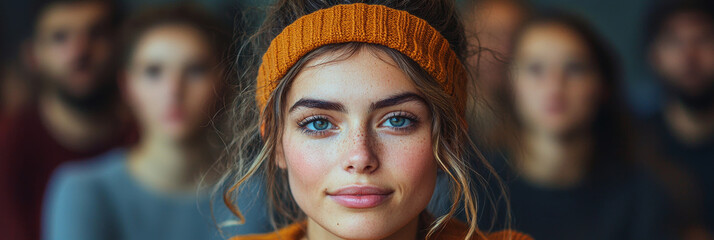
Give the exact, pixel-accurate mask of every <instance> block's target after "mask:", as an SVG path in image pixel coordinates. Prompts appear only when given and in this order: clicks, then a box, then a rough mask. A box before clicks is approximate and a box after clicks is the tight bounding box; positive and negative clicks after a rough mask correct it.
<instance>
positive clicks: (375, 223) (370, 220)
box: [318, 213, 408, 239]
mask: <svg viewBox="0 0 714 240" xmlns="http://www.w3.org/2000/svg"><path fill="white" fill-rule="evenodd" d="M346 214H349V215H351V216H344V217H340V218H338V219H341V221H333V220H327V222H326V223H327V225H322V224H321V225H322V226H323V227H324V228H325V229H326V230H328V231H329V232H331V233H332V234H334V235H336V236H338V237H340V238H343V239H383V238H386V237H389V236H390V235H392V234H394V233H396V232H397V231H399V229H400V228H401V227H402V226H400V225H396V224H398V223H399V219H389V220H388V219H386V218H385V217H383V216H378V215H377V214H375V215H374V216H364V215H362V214H355V213H346ZM318 224H320V223H318ZM404 224H405V225H406V224H408V222H407V223H404Z"/></svg>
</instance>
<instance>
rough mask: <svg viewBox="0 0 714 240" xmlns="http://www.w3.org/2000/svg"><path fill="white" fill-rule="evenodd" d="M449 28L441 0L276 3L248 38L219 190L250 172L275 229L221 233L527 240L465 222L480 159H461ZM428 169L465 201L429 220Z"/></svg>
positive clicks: (450, 9) (459, 72) (457, 65)
mask: <svg viewBox="0 0 714 240" xmlns="http://www.w3.org/2000/svg"><path fill="white" fill-rule="evenodd" d="M337 2H340V3H337ZM355 2H359V3H355ZM463 35H464V34H463V29H462V26H461V23H460V21H459V19H458V18H457V15H456V14H455V10H454V6H453V2H452V1H447V0H439V1H435V0H393V1H319V0H305V1H294V0H281V1H278V2H277V3H276V5H275V6H273V7H272V10H271V12H270V13H269V15H268V17H267V19H266V21H265V23H264V24H263V26H262V27H261V28H260V31H259V32H258V33H257V35H256V36H255V37H254V38H253V40H255V42H254V43H256V44H257V46H258V47H259V48H258V49H257V52H259V53H264V54H262V60H261V61H260V65H259V66H251V67H254V68H252V69H253V70H254V71H253V73H252V74H250V73H249V74H247V75H245V77H246V79H247V80H246V81H245V82H252V83H254V84H255V85H254V86H251V88H248V89H249V91H245V92H244V93H245V95H241V96H239V98H238V101H237V103H238V104H240V105H239V107H238V108H237V111H236V115H235V116H233V118H234V119H233V120H234V121H235V122H236V130H238V131H237V132H236V136H234V143H233V144H234V146H235V148H234V151H233V152H232V153H233V156H234V157H235V159H234V160H235V161H234V164H235V168H234V170H233V171H232V172H231V176H232V177H233V178H232V179H234V180H235V181H236V183H235V185H234V188H233V189H231V191H228V192H226V193H225V197H226V203H227V204H228V205H229V206H232V204H233V203H234V202H235V201H232V200H234V199H232V198H233V197H235V196H239V197H240V196H243V194H240V193H238V194H237V195H236V193H235V191H240V189H241V188H242V187H243V183H244V182H245V181H247V180H249V179H253V178H259V179H261V178H262V179H263V181H264V182H265V183H266V186H267V190H268V191H267V192H268V194H269V195H268V196H269V197H268V200H270V201H271V202H273V203H274V204H273V207H274V210H275V211H276V212H277V213H279V214H281V215H282V216H281V217H280V218H279V219H278V220H276V221H274V223H275V224H274V225H275V226H276V227H278V228H282V229H280V230H277V231H276V232H274V233H270V234H265V235H252V236H243V237H235V238H234V239H236V240H239V239H427V238H428V239H529V237H527V236H526V235H523V234H520V233H516V232H513V231H503V232H497V233H492V234H487V233H485V232H481V231H479V229H478V228H477V226H476V223H475V218H476V217H477V209H476V201H477V199H476V197H475V195H474V194H473V193H474V191H473V189H474V188H475V187H476V186H475V185H474V184H472V183H471V181H470V179H469V173H470V171H469V169H470V167H473V168H489V166H488V164H485V163H480V164H478V165H474V166H469V164H467V161H466V159H469V158H468V157H467V152H469V151H468V150H469V149H468V146H471V145H472V144H469V142H470V141H469V139H468V137H467V133H466V127H465V121H464V109H463V108H464V102H465V99H464V94H463V90H464V88H463V84H464V82H465V80H466V79H465V78H466V74H465V72H466V71H465V70H464V67H463V65H462V62H463V59H464V58H463V55H462V53H463V49H464V44H465V42H464V41H465V39H464V36H463ZM260 47H262V48H260ZM256 70H257V72H256ZM249 93H255V95H253V94H249ZM256 102H257V104H256ZM247 146H257V148H252V147H247ZM258 174H259V175H258ZM439 174H443V175H446V176H448V179H449V182H450V184H451V185H450V186H451V187H452V190H453V191H452V193H453V195H452V196H451V197H452V200H454V202H460V201H459V200H463V202H464V203H465V204H464V206H458V205H453V206H452V208H451V211H450V212H449V213H447V214H446V215H443V216H432V215H430V214H429V213H428V212H427V211H426V210H425V209H426V207H427V204H428V203H429V201H430V199H431V198H432V194H433V192H434V188H435V185H436V181H437V175H439ZM237 203H238V204H240V200H238V201H237ZM457 208H465V209H466V211H467V213H468V216H469V218H468V221H467V223H466V224H464V223H461V222H458V221H456V220H452V215H453V213H454V211H455V209H457ZM234 210H235V211H236V213H237V215H239V216H241V214H243V215H245V217H244V218H243V219H244V220H245V223H250V222H251V221H252V218H251V216H249V215H247V214H244V213H242V212H241V209H240V208H236V209H234Z"/></svg>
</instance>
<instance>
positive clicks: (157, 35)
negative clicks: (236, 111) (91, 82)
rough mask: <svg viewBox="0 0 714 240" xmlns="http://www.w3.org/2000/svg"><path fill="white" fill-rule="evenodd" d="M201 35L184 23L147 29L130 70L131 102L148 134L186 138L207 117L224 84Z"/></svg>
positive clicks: (128, 86) (128, 72)
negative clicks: (220, 83) (218, 90)
mask: <svg viewBox="0 0 714 240" xmlns="http://www.w3.org/2000/svg"><path fill="white" fill-rule="evenodd" d="M211 47H212V46H210V44H209V43H208V42H207V41H206V40H205V38H204V37H203V36H202V33H201V32H200V31H198V30H196V29H194V28H192V27H189V26H184V25H178V24H176V25H165V26H159V27H155V28H153V29H150V30H148V31H147V32H145V33H144V34H143V35H142V36H141V37H140V39H139V40H138V42H137V45H136V47H135V49H134V54H133V57H132V58H131V59H130V63H129V66H128V69H127V72H126V76H127V79H126V80H127V81H126V83H127V87H126V89H127V93H128V94H127V95H128V101H129V104H130V105H131V107H132V108H133V110H134V113H135V114H136V116H137V118H138V120H139V122H140V124H141V125H142V128H143V129H144V132H148V133H149V134H159V135H162V136H165V137H168V138H171V139H173V140H179V141H180V140H186V139H187V138H189V137H191V136H192V135H193V134H196V133H197V132H198V131H197V130H198V129H200V128H201V126H203V125H204V124H206V123H207V121H208V120H209V117H210V114H211V112H212V109H213V107H212V106H213V104H214V103H215V101H216V100H217V94H216V92H215V90H216V87H217V86H218V84H219V82H220V69H219V68H217V67H216V66H217V63H218V62H217V58H216V56H214V55H213V54H212V51H211Z"/></svg>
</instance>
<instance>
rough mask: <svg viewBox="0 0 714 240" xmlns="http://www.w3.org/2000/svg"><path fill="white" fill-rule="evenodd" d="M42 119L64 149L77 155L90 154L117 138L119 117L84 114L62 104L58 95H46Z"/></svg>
mask: <svg viewBox="0 0 714 240" xmlns="http://www.w3.org/2000/svg"><path fill="white" fill-rule="evenodd" d="M39 111H40V118H41V119H42V122H43V123H44V125H45V127H46V128H47V129H48V131H49V132H50V135H52V136H53V137H54V138H55V140H57V142H59V143H60V145H62V146H64V147H65V148H67V149H70V150H73V151H89V150H92V149H94V148H96V147H97V146H99V145H101V144H105V143H106V142H107V140H108V139H110V138H112V137H113V136H114V134H116V131H115V130H116V129H115V127H114V126H116V125H117V124H118V122H120V120H119V119H118V116H112V115H111V114H107V113H109V112H112V111H105V113H101V114H89V113H84V112H81V111H79V110H77V109H74V108H72V107H71V106H68V105H67V104H65V103H64V102H62V101H61V100H60V99H59V97H58V96H57V95H56V94H51V93H48V94H44V95H42V96H40V99H39Z"/></svg>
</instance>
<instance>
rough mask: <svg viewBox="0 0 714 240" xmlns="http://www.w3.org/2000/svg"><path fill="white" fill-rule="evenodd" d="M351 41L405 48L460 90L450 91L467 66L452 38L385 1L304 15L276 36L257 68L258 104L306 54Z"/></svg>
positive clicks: (447, 85) (448, 85)
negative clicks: (460, 58) (459, 57)
mask: <svg viewBox="0 0 714 240" xmlns="http://www.w3.org/2000/svg"><path fill="white" fill-rule="evenodd" d="M347 42H363V43H372V44H379V45H383V46H386V47H389V48H392V49H395V50H397V51H399V52H401V53H402V54H404V55H406V56H408V57H409V58H411V59H413V60H414V61H415V62H417V63H418V64H419V66H421V67H422V68H423V69H424V70H426V71H427V72H428V73H429V74H430V75H431V76H432V77H433V78H434V79H436V80H437V81H438V82H439V84H441V86H442V87H443V88H444V91H446V92H447V93H449V94H450V95H452V96H453V95H459V94H453V92H452V89H453V88H454V81H464V80H465V76H466V75H465V69H464V67H463V65H462V64H461V62H460V61H459V59H458V56H457V55H456V53H455V52H454V51H453V50H451V48H450V45H449V42H448V41H447V40H446V39H445V38H444V37H443V36H442V35H441V34H440V33H439V31H437V30H436V29H434V28H433V27H432V26H430V25H429V23H427V22H426V21H425V20H423V19H420V18H418V17H416V16H413V15H411V14H409V13H407V12H406V11H401V10H396V9H392V8H389V7H386V6H382V5H368V4H363V3H355V4H343V5H337V6H334V7H331V8H327V9H322V10H319V11H316V12H313V13H311V14H308V15H305V16H303V17H300V18H299V19H297V20H296V21H295V22H293V23H292V24H290V25H289V26H287V27H286V28H285V29H284V30H283V31H282V32H281V33H280V34H279V35H278V36H277V37H275V39H273V41H272V42H271V43H270V46H269V47H268V50H267V51H266V52H265V54H264V55H263V62H262V64H261V65H260V69H259V70H258V78H257V92H256V100H257V102H258V106H259V107H260V109H263V108H264V107H265V105H266V103H267V101H268V99H269V98H270V94H271V93H272V92H273V91H274V90H275V88H276V87H277V85H278V82H279V81H280V79H281V78H283V77H284V76H285V74H286V73H287V72H288V70H290V68H291V67H292V66H293V65H295V63H297V62H298V60H300V58H302V57H303V56H305V54H307V53H309V52H310V51H312V50H315V49H317V48H319V47H321V46H324V45H328V44H336V43H347ZM458 90H459V91H461V89H458ZM460 98H461V97H460V96H455V99H456V101H464V99H460ZM456 106H463V103H460V102H457V103H456Z"/></svg>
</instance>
